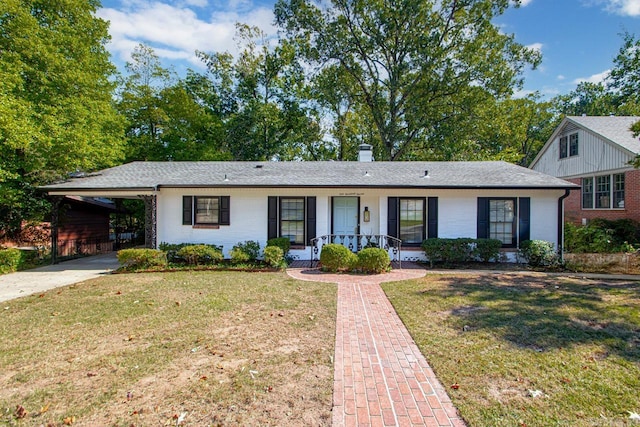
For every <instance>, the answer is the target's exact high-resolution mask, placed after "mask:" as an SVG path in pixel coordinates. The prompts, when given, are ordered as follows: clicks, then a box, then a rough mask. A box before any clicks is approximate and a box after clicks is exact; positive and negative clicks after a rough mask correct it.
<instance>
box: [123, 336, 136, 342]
mask: <svg viewBox="0 0 640 427" xmlns="http://www.w3.org/2000/svg"><path fill="white" fill-rule="evenodd" d="M135 337H136V336H135V335H129V336H128V337H127V338H125V339H124V340H125V341H133V339H134V338H135Z"/></svg>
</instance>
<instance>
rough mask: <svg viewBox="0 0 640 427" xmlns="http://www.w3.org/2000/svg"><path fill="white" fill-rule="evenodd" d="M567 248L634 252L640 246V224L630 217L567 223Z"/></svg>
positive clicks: (596, 251)
mask: <svg viewBox="0 0 640 427" xmlns="http://www.w3.org/2000/svg"><path fill="white" fill-rule="evenodd" d="M564 233H565V249H566V250H567V251H568V252H571V253H576V254H577V253H615V252H632V251H633V250H634V246H635V247H638V246H640V225H639V224H638V223H637V222H636V221H633V220H630V219H619V220H607V219H602V218H596V219H593V220H591V221H590V222H589V224H587V225H582V226H576V225H574V224H573V223H566V224H565V229H564Z"/></svg>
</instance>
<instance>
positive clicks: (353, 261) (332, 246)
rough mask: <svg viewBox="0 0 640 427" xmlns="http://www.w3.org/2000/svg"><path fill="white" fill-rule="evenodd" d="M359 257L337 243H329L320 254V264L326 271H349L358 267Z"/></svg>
mask: <svg viewBox="0 0 640 427" xmlns="http://www.w3.org/2000/svg"><path fill="white" fill-rule="evenodd" d="M357 262H358V257H357V256H356V254H354V253H353V252H351V251H350V250H349V248H347V247H345V246H343V245H339V244H337V243H327V244H326V245H323V246H322V251H321V252H320V264H322V269H323V270H326V271H331V272H336V271H348V270H351V269H352V268H354V266H356V265H357Z"/></svg>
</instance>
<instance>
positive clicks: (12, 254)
mask: <svg viewBox="0 0 640 427" xmlns="http://www.w3.org/2000/svg"><path fill="white" fill-rule="evenodd" d="M21 263H22V251H21V250H19V249H15V248H9V249H2V250H0V274H5V273H13V272H14V271H18V267H20V264H21Z"/></svg>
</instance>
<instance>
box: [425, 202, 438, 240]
mask: <svg viewBox="0 0 640 427" xmlns="http://www.w3.org/2000/svg"><path fill="white" fill-rule="evenodd" d="M428 200H429V206H428V207H427V238H428V239H431V238H437V237H438V198H437V197H429V199H428Z"/></svg>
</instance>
